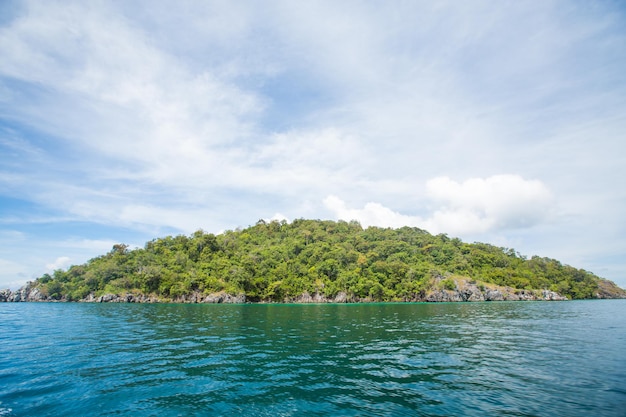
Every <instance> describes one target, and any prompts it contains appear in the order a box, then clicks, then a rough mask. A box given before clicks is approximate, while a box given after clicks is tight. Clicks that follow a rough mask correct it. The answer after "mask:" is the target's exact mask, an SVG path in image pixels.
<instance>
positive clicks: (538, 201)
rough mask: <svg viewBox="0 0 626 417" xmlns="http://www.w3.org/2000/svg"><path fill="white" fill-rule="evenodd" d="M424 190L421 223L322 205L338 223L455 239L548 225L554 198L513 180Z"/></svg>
mask: <svg viewBox="0 0 626 417" xmlns="http://www.w3.org/2000/svg"><path fill="white" fill-rule="evenodd" d="M426 188H427V190H428V194H427V195H428V197H429V198H430V202H429V204H430V205H431V206H432V209H431V211H432V213H431V214H430V215H428V216H427V217H425V218H422V217H420V216H414V215H413V216H412V215H405V214H401V213H398V212H395V211H393V210H392V209H390V208H388V207H385V206H383V205H382V204H379V203H373V202H370V203H367V204H366V205H365V206H364V207H363V208H362V209H352V208H348V207H347V205H346V203H345V202H344V201H342V200H341V199H340V198H338V197H336V196H328V197H327V198H326V199H325V200H324V205H325V206H326V208H327V209H329V210H330V211H331V212H333V213H334V215H335V217H337V218H338V219H343V220H358V221H359V222H361V224H363V225H364V226H381V227H401V226H415V227H421V228H424V229H426V230H429V231H431V232H432V233H449V234H452V235H456V236H466V235H470V234H480V233H487V232H492V231H504V230H510V229H517V228H528V227H532V226H535V225H537V224H540V223H541V222H542V221H544V220H546V219H547V218H548V216H549V215H550V211H551V209H552V195H551V193H550V191H549V190H548V188H547V187H546V186H545V185H544V184H543V183H542V182H541V181H538V180H525V179H524V178H522V177H520V176H517V175H495V176H491V177H488V178H484V179H483V178H472V179H468V180H466V181H464V182H462V183H459V182H456V181H453V180H451V179H450V178H448V177H438V178H434V179H431V180H429V181H428V182H427V185H426Z"/></svg>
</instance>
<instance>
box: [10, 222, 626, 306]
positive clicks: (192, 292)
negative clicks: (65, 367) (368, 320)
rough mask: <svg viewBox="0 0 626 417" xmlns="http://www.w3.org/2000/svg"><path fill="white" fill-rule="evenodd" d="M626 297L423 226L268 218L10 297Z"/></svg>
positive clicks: (184, 239) (80, 268)
mask: <svg viewBox="0 0 626 417" xmlns="http://www.w3.org/2000/svg"><path fill="white" fill-rule="evenodd" d="M594 298H626V291H624V290H623V289H621V288H619V287H618V286H616V285H615V284H614V283H613V282H611V281H607V280H605V279H602V278H600V277H598V276H596V275H594V274H593V273H591V272H588V271H585V270H582V269H577V268H574V267H572V266H569V265H563V264H561V262H559V261H557V260H555V259H549V258H543V257H538V256H533V257H531V258H527V257H526V256H524V255H521V254H520V253H518V252H516V251H515V250H514V249H509V248H501V247H496V246H493V245H490V244H486V243H465V242H462V241H461V240H460V239H458V238H450V237H448V236H447V235H445V234H439V235H432V234H430V233H428V232H426V231H425V230H421V229H418V228H411V227H403V228H399V229H391V228H379V227H368V228H365V229H364V228H362V227H361V225H360V224H359V223H358V222H356V221H351V222H345V221H338V222H335V221H327V220H305V219H297V220H294V221H293V222H291V223H287V222H285V221H282V222H278V221H272V222H266V221H263V220H259V221H258V222H257V223H256V225H254V226H251V227H248V228H246V229H237V230H229V231H226V232H224V233H222V234H219V235H215V234H212V233H206V232H203V231H201V230H199V231H197V232H195V233H193V234H192V235H190V236H185V235H179V236H174V237H172V236H167V237H164V238H159V239H154V240H152V241H150V242H147V243H146V244H145V246H144V247H143V248H138V249H129V247H128V246H127V245H124V244H117V245H114V246H113V248H112V249H111V251H110V252H108V253H107V254H104V255H102V256H99V257H96V258H93V259H91V260H89V261H88V262H86V263H84V264H82V265H74V266H72V267H70V268H69V269H68V270H67V271H64V270H56V271H54V273H53V274H44V275H43V276H41V277H39V278H37V279H36V280H35V281H32V282H29V283H27V284H26V285H25V286H24V287H22V288H20V289H19V290H16V291H10V290H2V291H0V301H83V302H205V303H243V302H281V303H282V302H287V303H289V302H294V303H310V302H319V303H322V302H421V301H434V302H439V301H504V300H570V299H594Z"/></svg>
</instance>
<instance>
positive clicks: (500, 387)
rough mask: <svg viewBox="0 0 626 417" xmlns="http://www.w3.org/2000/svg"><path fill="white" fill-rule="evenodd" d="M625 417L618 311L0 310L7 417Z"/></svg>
mask: <svg viewBox="0 0 626 417" xmlns="http://www.w3.org/2000/svg"><path fill="white" fill-rule="evenodd" d="M79 415H80V416H89V415H94V416H205V415H206V416H210V415H229V416H230V415H246V416H295V415H298V416H300V415H308V416H313V415H319V416H321V415H324V416H326V415H332V416H450V415H458V416H461V415H464V416H472V415H475V416H483V415H504V416H626V300H601V301H571V302H491V303H488V302H485V303H450V304H447V303H442V304H348V305H253V304H250V305H189V304H186V305H184V304H169V305H167V304H160V305H154V304H72V303H1V304H0V416H79Z"/></svg>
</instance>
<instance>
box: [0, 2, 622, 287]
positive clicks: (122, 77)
mask: <svg viewBox="0 0 626 417" xmlns="http://www.w3.org/2000/svg"><path fill="white" fill-rule="evenodd" d="M625 27H626V14H625V13H624V10H623V8H620V7H619V6H617V5H616V4H614V3H611V2H596V3H594V4H593V5H589V4H587V3H584V2H571V1H565V0H551V1H546V2H541V4H527V3H523V2H521V3H520V2H518V3H498V4H494V3H493V2H487V1H482V0H472V1H468V2H464V3H463V4H462V5H459V4H457V3H456V2H437V3H436V4H435V3H427V2H409V3H407V2H399V1H391V2H389V3H388V4H386V5H385V7H380V6H378V5H374V4H368V3H363V2H351V1H348V2H341V3H338V2H330V1H316V2H313V3H307V4H300V3H297V4H296V3H291V2H284V1H281V0H276V1H268V2H264V3H263V4H262V5H260V4H259V5H257V4H256V3H254V2H243V3H242V2H222V1H193V0H192V1H188V2H184V3H183V4H181V5H180V7H172V6H171V4H170V3H169V2H164V1H159V0H154V1H141V0H140V1H137V2H118V1H111V2H89V3H86V2H81V1H74V0H65V1H54V0H53V1H46V2H43V1H38V0H15V1H8V2H0V56H2V59H1V60H0V199H2V200H1V201H0V228H1V230H0V235H1V232H6V233H12V232H16V233H21V236H23V239H24V240H25V241H26V242H28V243H29V245H28V246H29V247H30V248H31V250H33V251H34V250H35V247H37V248H38V249H36V250H37V251H38V253H39V254H40V255H41V256H39V255H38V256H37V257H36V259H34V258H32V257H31V258H28V259H27V257H26V256H25V255H22V256H21V257H20V256H17V255H16V252H15V251H14V250H13V249H12V248H10V247H9V244H8V243H7V246H6V247H5V248H0V258H2V259H12V260H13V259H14V260H15V261H14V262H17V263H18V264H19V265H21V268H22V269H21V271H22V272H20V274H25V275H26V276H29V277H31V276H37V275H38V274H41V271H44V270H45V269H46V265H47V264H52V263H54V260H55V259H57V258H60V257H63V256H65V257H69V258H71V259H72V260H73V262H81V261H84V260H86V258H88V257H89V256H93V255H96V254H98V253H97V252H96V249H95V248H92V249H90V250H91V251H90V252H89V251H87V250H86V251H85V252H83V253H82V255H78V254H77V253H76V252H75V248H73V247H70V246H68V247H66V248H65V250H66V253H63V252H62V250H61V252H60V253H59V251H58V246H57V245H56V244H55V243H54V242H77V241H87V240H90V241H103V242H116V241H122V242H127V243H128V242H131V243H141V242H142V241H145V240H150V239H152V238H154V237H155V236H160V235H163V234H172V233H190V232H193V231H194V230H196V229H199V228H202V229H204V230H208V231H219V230H225V229H229V228H235V227H238V226H246V225H248V224H253V223H254V222H256V220H258V219H259V218H269V217H271V216H272V213H282V214H281V218H283V217H286V218H292V219H293V218H299V217H312V218H321V217H324V216H327V215H328V214H329V213H330V214H332V215H333V216H334V217H336V218H356V219H359V220H360V221H361V222H362V223H363V224H366V225H367V224H377V225H388V226H393V227H398V226H403V225H414V226H418V227H423V228H425V229H427V230H430V231H433V232H435V233H438V232H442V233H449V234H451V235H462V236H471V238H472V239H482V240H490V241H491V240H495V241H498V242H500V241H505V242H513V243H515V245H516V248H518V249H520V250H521V251H529V252H532V253H541V254H545V255H548V256H554V257H561V258H563V260H564V261H566V262H571V263H576V264H577V265H580V266H583V267H584V266H585V265H589V266H594V267H595V266H596V265H602V264H603V263H602V261H601V259H600V255H599V253H601V252H606V253H610V254H611V259H618V261H615V260H612V261H611V262H610V265H611V266H609V267H607V268H608V269H607V271H608V275H609V276H610V277H612V278H615V277H619V276H621V275H620V274H621V273H620V272H617V271H618V269H617V268H618V266H617V265H618V264H619V263H620V262H622V263H623V256H622V255H620V254H623V253H626V242H624V239H623V237H622V236H623V235H624V233H623V231H624V229H625V228H626V225H625V223H624V216H623V212H624V211H625V210H626V194H625V192H624V191H621V190H622V189H623V187H622V184H621V182H620V181H621V178H623V177H625V176H626V171H625V169H626V168H624V167H626V164H625V163H624V162H625V161H624V156H623V155H625V154H626V149H625V148H624V146H625V145H624V140H623V138H624V132H626V116H625V115H624V112H623V110H622V109H623V108H626V75H625V74H624V71H623V68H624V67H626V47H625V46H624V45H626V42H625V41H626V30H624V28H625ZM499 173H504V175H498V174H499ZM513 174H514V175H513ZM598 219H599V220H598ZM35 225H36V226H35ZM576 236H581V238H578V239H576V238H575V237H576ZM582 236H584V237H585V239H590V242H588V243H587V244H585V245H581V242H580V239H582ZM574 241H577V242H576V245H574V244H573V243H571V242H574ZM568 245H569V246H570V247H568ZM574 246H575V247H574ZM583 246H584V247H586V248H587V249H586V251H585V252H584V253H580V251H579V248H581V247H583ZM573 253H580V255H576V256H572V255H571V254H573ZM620 259H621V260H622V261H620ZM12 270H15V268H12ZM611 271H614V272H611ZM1 279H2V280H4V278H1ZM625 284H626V282H625ZM0 286H1V285H0Z"/></svg>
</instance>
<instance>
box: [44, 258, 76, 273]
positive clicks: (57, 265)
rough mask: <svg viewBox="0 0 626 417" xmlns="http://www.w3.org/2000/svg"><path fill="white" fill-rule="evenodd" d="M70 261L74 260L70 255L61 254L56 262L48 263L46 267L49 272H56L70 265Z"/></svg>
mask: <svg viewBox="0 0 626 417" xmlns="http://www.w3.org/2000/svg"><path fill="white" fill-rule="evenodd" d="M70 262H72V260H71V259H70V258H69V257H67V256H61V257H59V258H56V259H55V260H54V262H52V263H49V264H46V269H47V270H48V272H54V271H56V270H57V269H65V268H67V267H68V266H70Z"/></svg>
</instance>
